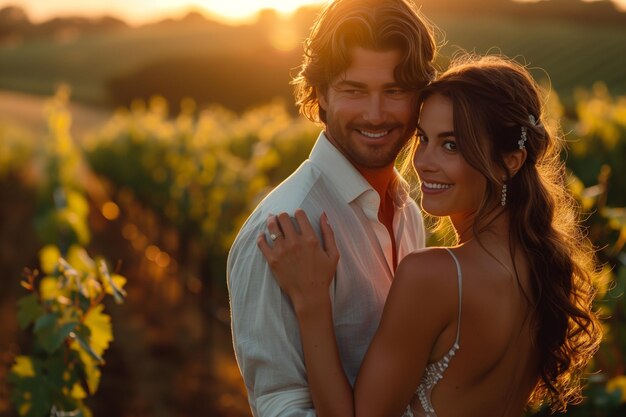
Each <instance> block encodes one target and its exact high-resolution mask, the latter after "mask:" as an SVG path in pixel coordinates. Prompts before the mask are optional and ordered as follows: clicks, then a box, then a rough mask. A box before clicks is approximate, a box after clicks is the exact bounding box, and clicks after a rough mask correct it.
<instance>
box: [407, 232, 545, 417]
mask: <svg viewBox="0 0 626 417" xmlns="http://www.w3.org/2000/svg"><path fill="white" fill-rule="evenodd" d="M489 243H490V242H488V241H485V242H483V244H486V245H489ZM489 246H491V247H490V248H488V249H486V247H482V246H481V245H480V244H479V243H478V242H477V241H476V240H472V241H470V242H468V243H467V244H465V245H463V246H460V247H457V248H454V249H453V254H454V256H456V258H457V259H458V261H459V264H460V269H461V274H462V284H461V285H462V310H461V311H462V315H461V328H460V343H459V346H460V348H459V349H458V351H456V353H455V355H454V357H453V358H452V359H451V360H450V363H449V367H448V368H447V369H446V370H445V373H444V377H443V379H442V380H441V381H439V382H438V383H437V385H436V386H435V387H434V388H433V390H432V394H431V395H432V396H431V401H432V405H433V408H434V409H435V410H436V413H437V415H438V417H445V416H455V417H456V416H484V415H486V414H488V415H493V416H515V417H519V415H520V414H521V412H522V410H523V408H524V407H525V405H526V403H527V400H528V396H529V395H530V393H531V391H532V389H533V387H534V386H535V383H536V381H537V379H538V367H537V358H536V353H535V351H534V349H533V346H532V340H533V335H532V327H531V323H532V321H531V320H530V307H529V306H530V303H529V301H528V300H527V298H526V296H525V295H524V291H523V290H522V288H525V291H526V292H528V289H527V279H526V276H527V268H526V267H525V265H524V264H525V262H524V260H523V259H522V256H520V257H518V260H517V262H516V264H517V271H518V276H519V280H518V278H517V277H516V275H515V272H514V268H513V264H512V261H511V260H510V255H508V253H509V252H508V247H506V246H507V245H504V246H503V245H489ZM492 248H493V249H492ZM487 250H489V251H490V252H491V254H489V253H488V252H487ZM412 256H413V255H412ZM416 258H419V259H415V260H411V259H410V258H409V259H407V261H408V262H416V266H417V265H420V264H421V265H429V270H432V271H437V270H440V271H441V276H440V280H441V281H442V282H441V283H442V284H443V285H445V287H446V290H445V291H442V292H440V294H442V295H443V296H444V297H446V300H445V301H442V302H443V303H445V304H446V305H448V306H453V305H454V304H455V303H453V302H452V301H454V299H457V300H458V291H455V290H454V289H452V288H451V287H452V286H458V285H457V284H456V282H458V281H457V276H456V275H457V274H456V268H455V267H454V263H453V258H452V257H450V256H449V255H447V254H445V251H441V250H439V249H435V250H429V251H425V252H423V253H420V254H416ZM422 270H423V268H422ZM414 271H420V270H419V269H414ZM418 273H419V272H418ZM451 273H452V275H451ZM431 297H432V294H417V298H418V299H422V298H431ZM429 302H433V300H432V299H430V300H429ZM435 302H436V300H435ZM451 317H453V316H451ZM416 319H418V318H416ZM457 325H458V320H456V318H455V319H454V320H452V321H451V322H450V323H449V324H448V325H447V326H446V327H445V329H444V330H443V331H442V333H441V334H440V335H439V337H438V338H437V341H436V342H435V345H434V347H433V349H432V351H431V356H430V358H429V363H432V362H435V361H437V360H439V359H440V358H442V357H443V356H444V355H445V354H446V353H447V352H448V350H449V349H450V347H451V346H452V345H453V344H454V341H455V337H456V331H457ZM412 408H413V410H415V411H414V415H415V416H420V415H428V414H424V409H423V407H422V406H421V401H420V399H419V398H418V396H416V397H414V399H413V401H412ZM420 413H422V414H420ZM431 415H432V413H431Z"/></svg>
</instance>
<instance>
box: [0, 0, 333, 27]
mask: <svg viewBox="0 0 626 417" xmlns="http://www.w3.org/2000/svg"><path fill="white" fill-rule="evenodd" d="M321 3H324V0H160V1H156V2H155V1H153V0H90V1H84V0H55V1H48V2H42V1H41V0H0V8H1V7H4V6H8V5H16V6H20V7H24V8H25V9H26V11H27V12H28V14H29V16H30V17H31V18H32V19H33V20H35V21H42V20H47V19H50V18H52V17H56V16H68V15H72V16H81V15H82V16H92V17H93V16H101V15H104V14H108V15H113V16H118V17H120V18H123V19H125V20H127V21H128V22H130V23H135V24H140V23H146V22H149V21H154V20H155V19H162V18H165V17H172V16H178V15H181V14H183V13H185V12H188V11H189V10H194V9H195V10H200V11H203V12H206V13H207V14H208V15H211V16H214V17H216V18H219V19H221V20H224V21H229V22H243V21H248V20H252V19H254V18H255V16H256V14H257V13H258V12H259V11H260V10H263V9H274V10H276V11H277V12H279V13H281V14H289V13H292V12H294V11H295V10H297V9H298V8H300V7H302V6H305V5H314V4H321Z"/></svg>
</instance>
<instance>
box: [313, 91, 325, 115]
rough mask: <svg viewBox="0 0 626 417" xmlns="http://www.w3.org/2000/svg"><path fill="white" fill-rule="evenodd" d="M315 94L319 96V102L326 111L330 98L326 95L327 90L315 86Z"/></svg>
mask: <svg viewBox="0 0 626 417" xmlns="http://www.w3.org/2000/svg"><path fill="white" fill-rule="evenodd" d="M315 95H316V96H317V102H318V103H319V105H320V107H321V108H322V110H324V111H326V110H327V109H326V108H327V107H328V99H327V97H326V91H324V90H323V89H321V88H319V87H315Z"/></svg>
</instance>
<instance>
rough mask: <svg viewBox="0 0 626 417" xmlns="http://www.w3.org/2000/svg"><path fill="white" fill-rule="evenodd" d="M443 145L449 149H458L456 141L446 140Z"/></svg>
mask: <svg viewBox="0 0 626 417" xmlns="http://www.w3.org/2000/svg"><path fill="white" fill-rule="evenodd" d="M443 147H444V148H445V149H447V150H449V151H456V149H457V148H456V142H452V141H446V142H445V143H444V144H443Z"/></svg>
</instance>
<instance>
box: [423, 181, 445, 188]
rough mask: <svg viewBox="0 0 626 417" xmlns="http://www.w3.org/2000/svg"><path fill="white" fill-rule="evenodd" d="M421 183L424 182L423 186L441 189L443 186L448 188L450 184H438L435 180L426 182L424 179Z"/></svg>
mask: <svg viewBox="0 0 626 417" xmlns="http://www.w3.org/2000/svg"><path fill="white" fill-rule="evenodd" d="M422 184H424V187H426V188H431V189H433V190H442V189H444V188H450V187H451V185H450V184H439V183H435V182H426V181H422Z"/></svg>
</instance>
